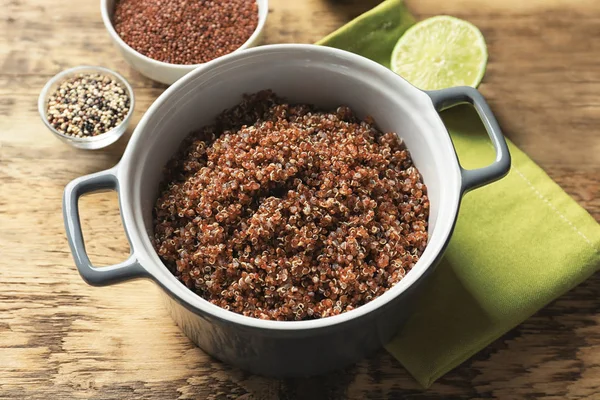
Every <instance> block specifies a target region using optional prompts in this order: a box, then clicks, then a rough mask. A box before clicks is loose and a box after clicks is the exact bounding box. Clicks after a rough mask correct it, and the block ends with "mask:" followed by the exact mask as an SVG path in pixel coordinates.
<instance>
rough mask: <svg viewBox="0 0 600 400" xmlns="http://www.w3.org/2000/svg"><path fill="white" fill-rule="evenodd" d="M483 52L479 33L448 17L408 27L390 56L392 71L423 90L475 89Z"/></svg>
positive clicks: (481, 72)
mask: <svg viewBox="0 0 600 400" xmlns="http://www.w3.org/2000/svg"><path fill="white" fill-rule="evenodd" d="M487 57H488V55H487V48H486V46H485V39H484V38H483V35H482V34H481V31H480V30H479V29H477V27H476V26H475V25H473V24H471V23H470V22H467V21H463V20H461V19H458V18H454V17H449V16H445V15H443V16H439V17H433V18H429V19H426V20H424V21H421V22H419V23H417V24H416V25H413V26H412V27H410V28H409V29H408V30H407V31H406V32H405V33H404V35H402V37H401V38H400V40H398V43H397V44H396V47H394V51H393V52H392V63H391V64H392V71H394V72H395V73H397V74H398V75H400V76H401V77H403V78H404V79H406V80H407V81H409V82H410V83H412V84H413V85H415V86H416V87H418V88H419V89H423V90H435V89H445V88H449V87H453V86H472V87H477V85H479V82H481V79H482V78H483V75H484V73H485V66H486V63H487Z"/></svg>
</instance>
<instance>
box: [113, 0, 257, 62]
mask: <svg viewBox="0 0 600 400" xmlns="http://www.w3.org/2000/svg"><path fill="white" fill-rule="evenodd" d="M113 24H114V28H115V31H116V32H117V34H118V35H119V36H120V37H121V39H123V41H124V42H125V43H127V44H128V45H129V46H130V47H132V48H133V49H134V50H136V51H137V52H139V53H141V54H143V55H145V56H147V57H150V58H152V59H154V60H157V61H162V62H166V63H171V64H202V63H205V62H208V61H210V60H213V59H215V58H217V57H220V56H224V55H226V54H229V53H231V52H233V51H234V50H237V49H238V48H239V47H241V46H242V45H243V44H244V43H245V42H246V41H247V40H248V39H249V38H250V36H252V34H253V33H254V31H255V30H256V27H257V26H258V4H257V3H256V0H227V1H223V0H193V1H190V0H118V1H117V3H116V6H115V12H114V16H113Z"/></svg>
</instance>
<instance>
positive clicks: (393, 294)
mask: <svg viewBox="0 0 600 400" xmlns="http://www.w3.org/2000/svg"><path fill="white" fill-rule="evenodd" d="M269 52H290V53H294V54H296V55H297V54H298V53H299V52H300V53H301V52H309V53H311V55H313V56H315V55H317V56H318V55H322V56H325V57H332V56H333V57H336V58H341V59H343V60H344V61H345V62H349V63H351V64H354V66H356V67H358V66H360V68H362V69H366V70H368V71H369V72H371V73H374V74H380V75H382V76H383V77H384V78H385V79H389V80H390V82H394V83H395V84H396V85H398V86H402V89H403V90H405V91H406V92H410V93H411V94H412V95H413V96H414V97H415V98H417V100H419V101H420V102H424V104H426V105H427V108H426V109H425V108H423V107H422V108H421V113H422V114H423V118H425V119H427V120H428V121H429V122H430V123H431V124H433V127H434V129H436V130H438V131H439V132H440V135H439V139H440V140H445V141H446V143H445V147H447V151H450V152H452V153H453V163H452V165H449V166H448V174H449V175H452V176H453V178H454V180H455V184H456V186H457V188H456V190H455V191H452V193H453V194H452V196H451V197H454V198H451V197H450V198H447V199H445V200H444V202H445V203H446V204H449V203H448V202H451V204H450V205H449V211H445V214H444V215H442V218H445V219H446V222H445V223H444V224H443V225H442V224H441V223H438V224H437V226H436V228H435V229H436V230H443V231H441V232H439V233H437V235H436V236H438V238H439V239H437V240H436V242H435V243H432V242H431V241H430V242H429V243H428V246H427V249H429V252H428V253H429V255H428V257H426V260H424V259H423V257H421V259H419V261H418V262H417V264H416V265H415V266H414V267H413V268H412V269H411V271H409V273H407V274H406V276H405V277H404V278H403V279H402V280H401V281H400V282H398V283H396V284H395V285H394V286H393V287H392V288H390V289H389V290H388V291H386V292H385V293H384V294H382V295H380V296H379V297H377V298H375V299H373V300H371V301H370V302H368V303H366V304H364V305H362V306H360V307H357V308H356V309H354V310H351V311H347V312H344V313H341V314H339V315H335V316H329V317H326V318H319V319H314V320H306V321H271V320H261V319H257V318H253V317H247V316H244V315H241V314H237V313H234V312H232V311H228V310H225V309H223V308H221V307H219V306H216V305H214V304H212V303H210V302H208V301H206V300H205V299H203V298H202V297H200V296H198V295H197V294H195V293H194V292H192V291H191V290H190V289H188V288H187V287H186V286H185V285H184V284H183V283H181V282H180V281H179V280H178V279H177V278H176V277H175V276H174V275H173V274H172V273H171V272H170V271H169V270H168V268H167V267H166V266H165V265H164V263H162V262H161V261H160V259H159V258H158V255H157V254H156V252H155V251H154V249H153V247H152V245H151V243H150V239H149V238H148V235H147V234H146V231H145V229H144V228H145V226H144V224H143V222H142V223H141V225H139V224H136V221H138V222H139V221H143V216H142V215H141V211H140V210H134V209H133V207H132V205H131V203H132V201H133V200H132V199H130V198H129V197H128V193H126V191H120V193H119V199H120V202H121V208H122V211H123V221H124V225H125V229H126V231H127V233H128V236H129V238H130V241H131V244H132V249H133V254H134V256H135V257H136V258H137V260H138V262H139V263H140V264H141V265H143V266H144V267H143V268H144V270H146V272H147V273H148V275H149V276H150V277H151V278H152V279H153V280H154V281H155V282H156V283H158V284H159V286H161V287H162V289H163V290H165V291H166V292H168V294H169V295H170V296H171V297H172V298H173V299H175V300H176V301H177V302H178V303H180V304H182V305H184V306H185V307H186V308H188V309H189V310H190V311H192V312H194V313H196V314H204V315H205V316H210V317H212V318H216V319H219V320H223V321H227V322H230V323H235V324H238V325H242V326H245V327H249V328H258V329H267V330H284V331H288V330H293V331H296V330H298V331H305V330H312V329H319V328H327V327H331V326H334V325H339V324H342V323H346V322H350V321H352V320H355V319H357V318H360V317H364V316H366V315H367V314H370V313H374V312H376V311H377V310H378V309H379V308H382V307H384V306H385V305H386V304H388V303H389V302H391V301H392V300H394V299H395V298H397V297H398V296H400V295H402V293H403V292H405V291H406V290H407V289H408V288H409V287H411V286H412V285H414V284H415V283H416V282H417V281H418V280H420V278H421V277H422V276H423V275H424V274H425V272H426V271H427V270H429V268H431V267H432V266H433V265H434V263H435V261H436V260H437V259H439V256H440V254H441V253H442V252H443V250H444V249H445V247H446V246H447V243H448V240H449V238H450V235H451V232H452V229H453V227H454V224H455V221H456V218H457V215H458V208H459V204H460V199H461V197H462V191H461V190H460V186H461V169H460V166H459V162H458V158H457V157H456V153H455V152H454V147H453V145H452V142H451V140H450V137H449V135H448V132H447V129H446V127H445V126H444V124H443V122H442V120H441V118H440V116H439V115H438V113H437V111H436V109H435V107H434V104H433V102H432V100H431V99H430V98H429V96H428V95H427V94H426V93H425V92H422V91H421V90H419V89H417V88H415V87H414V86H412V85H411V84H410V83H408V82H407V81H405V80H404V79H402V78H401V77H399V76H398V75H396V74H395V73H393V72H392V71H390V70H389V69H387V68H385V67H384V66H382V65H380V64H378V63H376V62H374V61H372V60H369V59H367V58H364V57H362V56H359V55H356V54H353V53H350V52H347V51H344V50H339V49H334V48H329V47H324V46H318V45H306V44H279V45H267V46H261V47H257V48H253V49H249V50H245V51H244V52H240V53H232V54H230V55H227V56H225V57H222V58H219V59H217V60H214V61H211V62H209V63H207V64H206V65H204V66H203V67H200V68H198V69H196V70H194V71H193V72H191V73H190V74H188V75H186V76H185V77H183V78H182V79H180V80H179V81H177V82H176V83H175V84H173V85H172V86H171V87H170V88H168V89H167V90H166V91H165V92H164V93H163V94H161V96H160V97H159V98H158V99H157V100H156V101H155V102H154V103H153V104H152V106H151V107H150V108H149V109H148V111H147V112H146V113H145V114H144V116H143V117H142V119H141V120H140V122H139V123H138V125H137V127H136V129H135V131H134V134H133V136H132V138H131V141H130V143H129V145H128V146H127V149H126V152H125V154H124V155H123V158H122V161H121V162H120V163H119V165H118V166H117V170H116V171H115V174H116V175H117V177H118V179H119V181H121V183H125V187H127V186H128V185H130V182H129V181H130V178H131V176H134V175H135V174H134V173H133V172H134V170H135V169H136V168H135V167H134V166H133V165H130V164H129V161H130V160H131V159H132V158H133V155H134V154H135V152H137V151H139V148H140V146H143V132H144V130H145V127H146V124H147V123H148V121H149V120H150V118H151V116H152V115H153V114H154V113H155V112H156V110H157V109H158V108H159V107H161V106H162V105H163V104H164V103H165V102H166V101H167V100H168V99H170V98H171V97H172V96H173V95H176V94H177V93H178V92H179V91H180V89H183V88H184V87H185V86H186V85H187V84H188V83H189V82H190V81H192V80H194V79H195V78H197V77H199V76H201V75H203V74H205V73H207V72H209V71H211V70H215V69H218V68H219V67H220V66H221V65H222V64H225V63H229V62H231V60H232V59H234V58H240V57H251V56H256V55H261V54H265V53H269ZM403 93H405V92H403ZM399 95H403V94H399ZM404 95H407V94H404ZM418 97H421V99H418ZM419 105H421V104H419ZM436 139H438V138H436ZM409 150H410V149H409ZM138 172H139V171H138ZM140 173H141V172H140ZM135 180H136V179H135V178H134V179H131V181H132V182H133V181H135ZM454 193H456V194H454ZM446 194H447V193H446ZM134 196H135V195H132V197H134ZM136 212H137V213H138V215H134V214H135V213H136ZM440 215H441V214H440ZM450 219H451V220H450ZM134 220H135V221H134ZM143 242H145V243H143ZM148 245H150V246H148ZM432 246H434V247H432ZM149 249H152V252H150V251H149ZM427 249H426V251H427ZM148 253H150V254H148ZM152 253H154V254H152ZM156 260H158V261H159V262H158V263H157V262H156Z"/></svg>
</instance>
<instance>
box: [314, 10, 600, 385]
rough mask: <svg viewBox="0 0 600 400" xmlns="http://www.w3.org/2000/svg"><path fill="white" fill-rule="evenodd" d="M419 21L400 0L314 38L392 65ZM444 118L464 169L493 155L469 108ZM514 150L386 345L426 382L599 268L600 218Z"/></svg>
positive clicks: (466, 214) (474, 202)
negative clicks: (501, 174) (407, 32)
mask: <svg viewBox="0 0 600 400" xmlns="http://www.w3.org/2000/svg"><path fill="white" fill-rule="evenodd" d="M414 22H415V20H414V18H413V16H412V15H411V14H410V13H409V12H408V10H407V9H406V7H405V5H404V4H403V2H402V0H387V1H384V2H383V3H382V4H380V5H379V6H377V7H376V8H374V9H372V10H371V11H369V12H367V13H365V14H363V15H361V16H360V17H358V18H356V19H355V20H354V21H352V22H350V23H348V24H347V25H345V26H344V27H342V28H340V29H339V30H337V31H336V32H334V33H332V34H331V35H329V36H327V37H325V38H324V39H323V40H321V41H320V42H318V44H321V45H326V46H331V47H337V48H341V49H345V50H349V51H352V52H354V53H357V54H361V55H363V56H365V57H368V58H370V59H372V60H374V61H377V62H379V63H381V64H383V65H385V66H388V67H389V59H390V55H391V52H392V49H393V47H394V45H395V43H396V41H397V40H398V38H399V37H400V36H401V35H402V33H403V32H404V31H405V30H406V29H407V28H408V27H409V26H411V25H412V24H414ZM442 117H443V119H444V122H445V123H446V126H447V127H448V130H449V131H450V133H451V136H452V140H453V141H454V144H455V146H456V149H457V153H458V154H459V157H460V160H461V163H462V164H463V166H465V167H466V168H477V167H481V166H484V165H486V164H489V163H490V162H491V161H492V160H493V158H494V151H493V148H492V146H491V143H490V142H489V139H488V138H487V135H486V134H485V132H484V131H483V127H482V125H481V122H480V121H479V119H478V117H477V114H476V113H475V112H474V111H473V110H472V109H471V108H468V107H466V106H461V107H458V108H454V109H452V110H449V111H446V112H444V113H443V115H442ZM509 146H510V151H511V154H512V159H513V165H512V168H511V171H510V173H509V174H508V176H507V177H506V178H504V179H502V180H501V181H498V182H496V183H494V184H491V185H489V186H486V187H484V188H481V189H478V190H475V191H473V192H471V193H468V194H467V195H466V196H465V198H464V199H463V202H462V206H461V210H460V214H459V218H458V222H457V225H456V230H455V232H454V235H453V236H452V239H451V241H450V245H449V247H448V250H447V252H446V254H445V256H444V259H443V261H442V262H441V263H440V265H439V266H438V267H437V269H436V271H435V272H434V274H432V276H431V277H430V278H429V279H428V281H427V282H426V284H425V285H424V287H423V289H422V296H421V300H420V301H419V303H418V304H417V306H416V312H415V313H414V315H413V316H412V317H411V319H410V320H409V321H408V323H407V325H406V326H405V327H404V328H403V329H402V331H401V332H400V333H399V334H398V335H397V336H396V338H395V339H394V340H393V341H392V342H391V343H389V344H388V346H387V350H388V351H389V352H390V353H391V354H393V355H394V357H395V358H396V359H398V361H400V363H402V365H403V366H404V367H405V368H406V369H407V370H408V371H409V372H410V373H411V374H412V375H413V376H414V377H415V378H416V380H417V381H419V382H420V383H421V384H422V385H423V386H425V387H428V386H429V385H431V384H432V383H433V382H434V381H435V380H436V379H438V378H439V377H441V376H442V375H444V374H445V373H446V372H448V371H450V370H451V369H452V368H454V367H456V366H457V365H459V364H460V363H462V362H463V361H465V360H467V359H468V358H469V357H471V356H472V355H474V354H475V353H476V352H477V351H479V350H481V349H482V348H484V347H485V346H487V345H488V344H490V343H491V342H492V341H494V340H495V339H497V338H499V337H500V336H501V335H502V334H504V333H506V332H507V331H509V330H510V329H512V328H513V327H515V326H516V325H518V324H519V323H521V322H522V321H524V320H525V319H527V318H528V317H529V316H530V315H532V314H533V313H535V312H536V311H538V310H539V309H540V308H542V307H544V306H545V305H546V304H548V303H549V302H551V301H552V300H554V299H556V298H557V297H559V296H560V295H562V294H563V293H565V292H566V291H568V290H570V289H571V288H573V287H574V286H576V285H577V284H579V283H581V282H582V281H584V280H585V279H586V278H588V277H589V276H591V275H592V274H593V273H594V272H595V271H597V270H598V269H600V226H599V225H598V223H597V222H596V221H595V220H594V219H593V218H592V217H591V216H590V215H589V214H588V213H587V212H586V211H585V210H584V209H583V208H581V207H580V206H579V205H578V204H577V203H576V202H575V201H574V200H573V199H571V198H570V197H569V196H568V195H567V194H566V193H565V192H564V191H563V190H562V189H561V188H560V187H559V186H558V185H556V184H555V183H554V182H553V181H552V180H551V179H550V178H549V177H548V176H547V175H546V174H545V173H544V171H542V170H541V169H540V168H539V167H538V166H537V165H536V164H535V163H534V162H533V161H532V160H531V159H530V158H528V157H527V155H525V154H524V153H523V152H522V151H520V150H519V149H518V148H517V147H516V146H514V145H513V144H512V143H510V142H509Z"/></svg>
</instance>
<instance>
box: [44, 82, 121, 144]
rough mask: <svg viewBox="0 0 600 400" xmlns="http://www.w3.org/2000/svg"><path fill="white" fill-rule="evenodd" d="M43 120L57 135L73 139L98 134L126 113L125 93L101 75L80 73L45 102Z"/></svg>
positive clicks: (119, 85) (118, 123) (105, 130)
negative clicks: (45, 119) (46, 104)
mask: <svg viewBox="0 0 600 400" xmlns="http://www.w3.org/2000/svg"><path fill="white" fill-rule="evenodd" d="M47 107H48V108H47V118H48V122H49V123H50V125H52V126H53V127H54V129H56V130H57V131H58V132H60V133H62V134H65V135H69V136H74V137H79V138H82V137H91V136H97V135H101V134H103V133H106V132H108V131H110V130H111V129H113V128H115V127H117V126H118V125H120V124H121V122H123V120H124V119H125V117H126V116H127V114H128V113H129V107H130V99H129V95H128V93H127V90H126V89H125V88H124V87H123V86H122V85H121V84H120V83H119V82H117V81H116V80H115V79H113V78H112V77H110V76H106V75H101V74H80V75H76V76H73V77H71V78H69V79H67V80H65V81H63V82H62V83H61V84H60V85H59V86H58V88H56V90H55V91H54V93H52V94H51V95H50V97H49V99H48V106H47Z"/></svg>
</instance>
